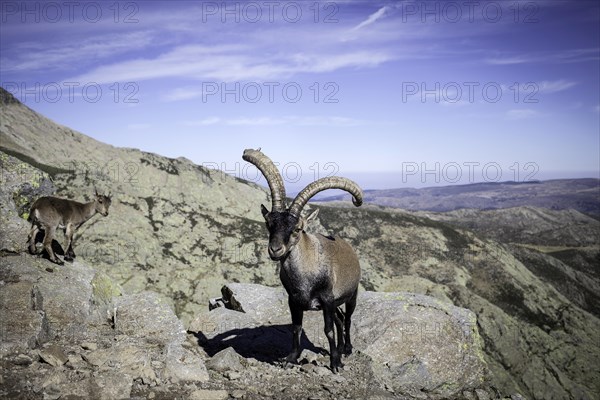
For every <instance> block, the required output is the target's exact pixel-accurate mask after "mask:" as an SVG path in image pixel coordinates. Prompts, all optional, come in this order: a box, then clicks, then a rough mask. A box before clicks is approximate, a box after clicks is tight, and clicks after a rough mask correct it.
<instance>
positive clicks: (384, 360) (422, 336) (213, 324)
mask: <svg viewBox="0 0 600 400" xmlns="http://www.w3.org/2000/svg"><path fill="white" fill-rule="evenodd" d="M223 303H224V304H225V305H227V307H229V308H226V307H221V308H217V309H214V310H213V311H211V312H209V313H205V314H202V315H200V316H199V317H198V318H197V319H196V320H195V321H194V322H193V323H192V325H191V326H192V328H191V329H192V330H195V331H197V332H198V334H199V335H200V334H201V335H203V336H204V344H205V346H206V347H212V349H213V351H216V350H217V349H218V348H220V347H224V348H225V349H226V350H223V351H221V352H219V353H217V354H216V355H215V356H214V357H219V358H223V357H222V354H223V352H225V351H227V349H233V350H235V352H237V353H239V354H243V355H244V356H245V357H252V358H256V359H263V360H277V359H278V358H279V357H282V356H284V355H285V354H287V352H288V351H289V348H290V341H291V332H289V331H288V329H286V328H287V326H286V327H285V328H282V327H283V326H285V325H287V324H289V320H290V317H289V311H288V306H287V295H286V294H285V291H284V290H283V289H279V288H268V287H265V286H261V285H252V284H235V283H232V284H228V285H226V286H224V287H223ZM353 323H354V325H353V330H352V334H353V344H354V348H355V349H356V350H357V351H358V352H360V353H361V354H363V355H366V356H368V358H369V360H370V362H369V367H370V368H371V369H372V371H373V373H374V374H375V376H376V377H377V381H378V383H379V388H380V389H381V390H384V389H387V390H389V391H390V392H392V393H395V394H397V395H400V396H407V397H408V398H422V397H423V396H425V397H426V398H429V399H442V398H456V397H460V396H461V395H462V394H463V392H473V391H474V390H475V389H478V388H481V387H483V386H484V385H485V370H486V367H485V361H484V359H483V350H482V342H481V339H480V337H479V334H478V332H477V325H476V318H475V314H473V313H472V312H471V311H469V310H466V309H464V308H458V307H454V306H452V305H451V304H449V303H445V302H442V301H439V300H437V299H434V298H432V297H428V296H422V295H415V294H410V293H375V292H362V293H360V295H359V298H358V306H357V309H356V312H355V314H354V316H353ZM304 330H305V337H304V340H305V346H304V347H305V348H306V349H308V352H307V351H305V353H303V354H304V356H303V357H302V358H303V359H306V360H305V361H308V360H309V358H310V354H315V352H317V353H322V352H323V349H326V348H328V344H327V339H326V338H325V335H324V333H323V332H322V330H323V321H322V315H321V313H319V312H307V313H305V318H304ZM307 353H308V354H307ZM315 355H316V354H315ZM352 359H353V356H352V355H351V356H350V357H348V358H347V359H346V360H347V362H348V363H350V364H352ZM323 361H325V362H323ZM323 361H320V362H314V361H313V362H307V363H306V364H313V365H314V366H316V367H319V368H323V367H325V366H326V365H327V361H326V360H323ZM221 364H222V363H219V364H217V365H221ZM305 369H307V368H306V367H305ZM309 369H314V368H312V367H311V368H309ZM327 374H328V375H329V374H330V373H329V372H327ZM343 376H344V377H345V378H346V379H349V380H352V374H351V373H348V374H346V373H344V374H343ZM373 389H375V388H373Z"/></svg>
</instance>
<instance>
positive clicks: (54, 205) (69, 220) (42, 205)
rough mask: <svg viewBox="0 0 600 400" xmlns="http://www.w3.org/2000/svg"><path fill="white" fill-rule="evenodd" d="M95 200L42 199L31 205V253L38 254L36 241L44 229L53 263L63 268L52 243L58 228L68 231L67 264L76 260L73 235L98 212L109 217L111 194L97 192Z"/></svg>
mask: <svg viewBox="0 0 600 400" xmlns="http://www.w3.org/2000/svg"><path fill="white" fill-rule="evenodd" d="M94 192H95V198H94V200H93V201H91V202H89V203H79V202H77V201H73V200H67V199H60V198H58V197H51V196H45V197H40V198H39V199H37V200H36V201H35V203H33V205H32V206H31V211H30V212H29V218H28V219H27V220H28V221H30V222H31V231H30V232H29V239H28V240H29V252H30V253H31V254H36V248H35V238H36V236H37V233H38V231H39V230H40V229H42V230H44V242H43V244H44V249H46V252H47V253H48V257H49V258H50V261H52V262H54V263H56V264H59V265H62V264H63V262H62V261H61V260H60V259H59V258H58V257H56V255H55V254H54V251H53V250H52V240H53V239H54V235H55V233H56V229H57V228H62V229H64V230H65V238H66V239H67V243H66V247H65V249H66V251H65V261H73V259H74V258H75V257H76V256H75V252H74V251H73V234H74V233H75V231H76V230H77V228H79V227H80V226H81V225H83V223H84V222H86V221H87V220H88V219H90V218H92V217H93V216H94V215H95V214H96V213H97V212H98V213H100V214H102V215H104V216H105V217H106V216H107V215H108V207H109V206H110V203H111V198H110V194H109V195H108V196H104V195H101V194H98V191H97V190H95V189H94Z"/></svg>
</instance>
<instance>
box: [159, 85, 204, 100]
mask: <svg viewBox="0 0 600 400" xmlns="http://www.w3.org/2000/svg"><path fill="white" fill-rule="evenodd" d="M202 93H203V92H202V90H201V89H200V88H194V87H182V88H176V89H173V90H170V91H169V92H168V93H166V94H165V95H163V96H162V98H163V100H165V101H181V100H191V99H195V98H198V97H200V96H202Z"/></svg>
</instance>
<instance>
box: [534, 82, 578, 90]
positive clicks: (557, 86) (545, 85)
mask: <svg viewBox="0 0 600 400" xmlns="http://www.w3.org/2000/svg"><path fill="white" fill-rule="evenodd" d="M575 85H577V82H574V81H566V80H564V79H560V80H558V81H541V82H540V83H538V89H539V91H540V92H541V93H556V92H562V91H563V90H567V89H569V88H572V87H573V86H575Z"/></svg>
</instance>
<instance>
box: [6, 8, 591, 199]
mask: <svg viewBox="0 0 600 400" xmlns="http://www.w3.org/2000/svg"><path fill="white" fill-rule="evenodd" d="M1 7H2V8H1V12H2V16H1V18H2V19H1V27H0V41H1V42H0V44H1V54H0V67H1V79H0V80H1V84H2V86H3V87H5V88H6V89H8V90H9V91H11V92H13V93H14V94H15V95H16V96H17V98H19V99H20V100H21V101H23V102H24V103H25V104H27V105H28V106H29V107H31V108H33V109H34V110H36V111H38V112H40V113H42V114H44V115H46V116H48V117H49V118H51V119H53V120H55V121H57V122H59V123H61V124H63V125H67V126H69V127H71V128H73V129H76V130H78V131H80V132H83V133H85V134H87V135H89V136H92V137H94V138H96V139H98V140H100V141H103V142H106V143H110V144H113V145H116V146H124V147H134V148H140V149H142V150H145V151H152V152H156V153H159V154H162V155H165V156H169V157H179V156H183V157H186V158H188V159H191V160H192V161H194V162H196V163H198V164H204V165H206V166H209V167H216V166H219V167H220V168H222V169H224V170H226V171H229V172H230V173H232V174H235V175H237V176H240V177H242V178H244V177H246V178H252V176H245V175H248V173H249V172H248V169H247V168H245V167H244V166H245V164H244V162H243V161H242V160H241V154H242V152H243V149H245V148H247V147H254V148H257V147H261V148H262V150H263V152H265V153H266V154H267V155H269V156H271V157H272V158H273V159H274V160H276V161H277V162H278V163H280V165H281V168H282V171H283V173H284V178H285V179H286V180H287V181H288V184H289V185H290V186H291V188H292V191H293V189H294V187H295V186H298V185H302V184H304V183H305V182H308V181H310V180H313V179H314V178H316V177H321V176H327V175H329V174H337V175H342V176H349V177H352V178H354V179H355V180H357V181H358V182H359V183H360V184H361V185H362V186H363V187H364V188H391V187H407V186H417V187H420V186H433V185H442V184H454V183H469V182H480V181H496V180H502V181H504V180H520V181H522V180H527V179H551V178H561V177H583V176H591V177H598V175H599V169H600V167H599V163H600V161H599V153H600V143H599V130H600V127H599V119H600V98H599V96H600V95H599V93H600V83H599V79H600V78H599V76H600V56H599V53H600V43H599V41H600V39H599V38H600V11H599V10H600V9H599V5H598V2H596V1H586V0H579V1H554V0H552V1H506V2H505V1H496V2H487V1H479V2H465V1H458V2H452V1H449V2H445V1H440V2H423V1H417V2H414V1H368V2H367V1H335V2H316V1H295V2H294V1H257V2H222V1H219V2H207V1H205V2H200V1H168V2H166V1H165V2H161V1H137V2H113V1H107V2H72V3H69V2H65V3H63V2H32V1H28V2H10V1H4V2H2V6H1Z"/></svg>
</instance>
